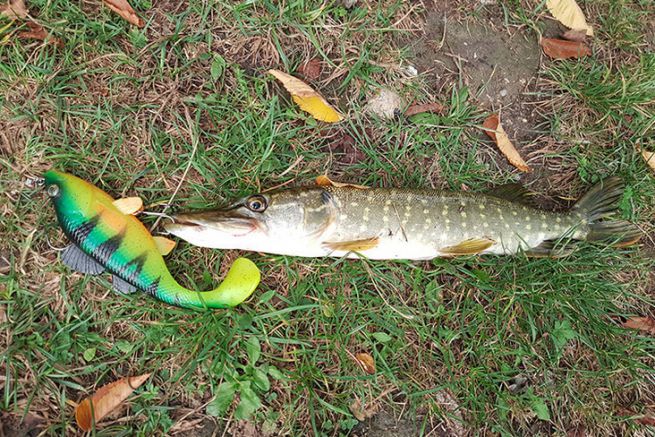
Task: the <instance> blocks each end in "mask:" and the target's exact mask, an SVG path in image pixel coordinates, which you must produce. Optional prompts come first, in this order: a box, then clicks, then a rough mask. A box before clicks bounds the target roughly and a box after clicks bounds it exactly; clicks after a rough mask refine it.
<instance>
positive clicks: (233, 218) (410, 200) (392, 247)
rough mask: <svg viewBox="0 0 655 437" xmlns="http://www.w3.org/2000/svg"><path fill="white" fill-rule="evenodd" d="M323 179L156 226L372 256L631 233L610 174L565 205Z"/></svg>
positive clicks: (542, 247) (426, 255) (548, 245)
mask: <svg viewBox="0 0 655 437" xmlns="http://www.w3.org/2000/svg"><path fill="white" fill-rule="evenodd" d="M328 182H330V184H328V185H322V186H318V187H304V188H302V187H301V188H293V189H285V190H279V191H273V192H270V193H260V194H254V195H251V196H247V197H244V198H242V199H240V200H238V201H236V202H234V203H233V204H232V205H230V206H229V207H227V208H223V209H219V210H212V211H202V212H195V213H187V214H179V215H177V216H174V217H173V222H171V223H167V224H166V225H165V227H166V229H167V230H168V231H169V232H171V233H172V234H175V235H177V236H179V237H181V238H183V239H185V240H187V241H189V242H190V243H192V244H195V245H198V246H203V247H212V248H218V249H243V250H253V251H258V252H266V253H275V254H282V255H294V256H307V257H320V256H335V257H342V256H346V257H350V258H357V257H362V256H363V257H367V258H371V259H430V258H435V257H440V256H454V255H468V254H487V253H488V254H497V255H501V254H513V253H516V252H519V251H525V252H526V253H528V254H529V255H535V256H561V255H565V254H567V253H570V251H571V248H572V247H573V245H574V244H575V243H576V242H578V241H580V240H589V241H603V242H608V243H614V244H619V245H626V244H630V243H632V242H634V241H636V240H638V239H639V236H640V232H639V230H638V229H637V228H636V227H635V226H634V225H632V224H631V223H628V222H625V221H622V220H611V219H610V218H611V215H612V213H613V212H614V211H615V210H616V208H617V205H618V201H619V200H620V198H621V196H622V193H623V183H622V182H621V180H620V179H618V178H610V179H608V180H607V181H604V182H601V183H599V184H598V185H596V186H595V187H593V188H592V189H591V190H590V191H589V193H588V194H587V195H585V196H584V197H583V198H582V199H581V200H580V201H579V202H578V203H577V204H576V205H575V206H574V207H573V208H572V209H571V210H569V211H566V212H549V211H544V210H541V209H538V208H534V207H532V206H529V205H527V204H526V200H527V199H529V197H530V193H528V192H527V191H526V190H525V189H523V188H521V187H519V186H515V185H512V186H505V187H499V188H497V189H495V190H494V191H493V192H491V193H488V194H483V193H469V192H460V193H456V192H445V191H437V190H426V189H401V188H370V189H366V188H364V187H359V186H353V185H347V184H335V183H331V181H328Z"/></svg>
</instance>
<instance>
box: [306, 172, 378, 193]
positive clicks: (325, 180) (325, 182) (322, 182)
mask: <svg viewBox="0 0 655 437" xmlns="http://www.w3.org/2000/svg"><path fill="white" fill-rule="evenodd" d="M316 185H318V186H319V187H337V188H343V187H350V188H358V189H360V190H368V189H369V188H370V187H366V186H364V185H356V184H346V183H343V182H336V181H333V180H331V179H330V178H329V177H327V176H325V175H321V176H318V177H317V178H316Z"/></svg>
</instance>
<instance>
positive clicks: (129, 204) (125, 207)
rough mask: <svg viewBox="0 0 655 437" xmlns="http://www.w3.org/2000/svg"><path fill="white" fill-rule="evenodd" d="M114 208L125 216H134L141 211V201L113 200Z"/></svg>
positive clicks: (131, 199)
mask: <svg viewBox="0 0 655 437" xmlns="http://www.w3.org/2000/svg"><path fill="white" fill-rule="evenodd" d="M114 206H115V207H116V208H118V210H119V211H120V212H122V213H123V214H127V215H135V214H138V213H139V212H141V211H143V200H141V198H140V197H123V198H122V199H116V200H114Z"/></svg>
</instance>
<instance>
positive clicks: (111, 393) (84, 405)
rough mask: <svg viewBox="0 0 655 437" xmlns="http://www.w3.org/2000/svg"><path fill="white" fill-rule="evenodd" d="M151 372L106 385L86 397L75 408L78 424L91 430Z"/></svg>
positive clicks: (85, 429)
mask: <svg viewBox="0 0 655 437" xmlns="http://www.w3.org/2000/svg"><path fill="white" fill-rule="evenodd" d="M149 377H150V373H146V374H144V375H140V376H134V377H127V378H122V379H119V380H118V381H115V382H112V383H110V384H107V385H104V386H102V387H100V388H99V389H98V391H96V392H95V393H94V394H93V395H92V396H90V397H88V398H86V399H84V400H83V401H82V402H80V404H79V405H78V406H77V408H76V409H75V420H76V421H77V425H78V426H79V427H80V428H81V429H82V430H84V431H91V429H93V426H94V424H96V423H98V422H100V421H101V420H102V418H103V417H105V416H106V415H107V414H109V413H110V412H111V411H112V410H113V409H114V408H116V407H117V406H119V405H120V404H121V402H123V401H124V400H125V399H127V397H128V396H129V395H130V394H131V393H132V392H133V391H134V390H136V389H137V388H138V387H139V386H141V384H143V383H144V382H146V380H147V379H148V378H149Z"/></svg>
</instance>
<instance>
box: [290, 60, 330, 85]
mask: <svg viewBox="0 0 655 437" xmlns="http://www.w3.org/2000/svg"><path fill="white" fill-rule="evenodd" d="M322 71H323V67H322V66H321V61H320V60H319V59H318V58H312V59H310V60H309V61H307V62H305V63H304V64H302V65H301V66H300V67H298V70H296V72H297V73H298V74H299V75H301V76H302V77H304V78H305V79H307V80H316V79H318V78H319V77H321V72H322Z"/></svg>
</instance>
